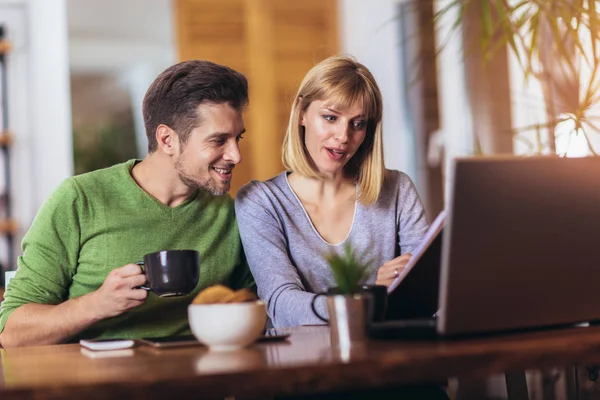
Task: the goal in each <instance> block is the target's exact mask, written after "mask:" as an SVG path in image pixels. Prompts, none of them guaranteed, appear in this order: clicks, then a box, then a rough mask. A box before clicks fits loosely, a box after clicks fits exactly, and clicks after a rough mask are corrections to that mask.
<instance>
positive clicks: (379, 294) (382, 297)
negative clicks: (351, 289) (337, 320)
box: [311, 285, 387, 322]
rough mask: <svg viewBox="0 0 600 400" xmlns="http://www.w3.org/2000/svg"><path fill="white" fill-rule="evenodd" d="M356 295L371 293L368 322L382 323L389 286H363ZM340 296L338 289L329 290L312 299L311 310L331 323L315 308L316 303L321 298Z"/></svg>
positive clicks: (321, 318)
mask: <svg viewBox="0 0 600 400" xmlns="http://www.w3.org/2000/svg"><path fill="white" fill-rule="evenodd" d="M355 293H356V294H361V293H369V294H370V296H368V300H367V301H368V303H369V304H368V306H367V321H368V322H380V321H383V319H384V318H385V313H386V311H387V286H384V285H361V286H360V287H359V288H358V290H356V292H355ZM336 294H340V292H339V289H338V288H329V289H327V291H326V292H321V293H317V294H315V297H313V299H312V303H311V308H312V310H313V313H314V314H315V315H316V316H317V317H318V318H319V319H320V320H322V321H324V322H329V320H328V319H327V318H325V317H323V316H322V315H320V314H319V312H318V311H317V308H316V307H315V302H316V300H317V298H319V297H320V296H333V295H336Z"/></svg>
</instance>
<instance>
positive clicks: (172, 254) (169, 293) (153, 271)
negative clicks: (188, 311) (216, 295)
mask: <svg viewBox="0 0 600 400" xmlns="http://www.w3.org/2000/svg"><path fill="white" fill-rule="evenodd" d="M136 264H138V265H140V266H141V267H142V269H143V271H144V275H145V276H146V282H147V284H146V285H145V286H140V289H144V290H150V291H152V292H154V293H156V294H157V295H158V296H160V297H173V296H183V295H186V294H189V293H190V292H192V291H193V290H194V288H195V287H196V285H197V284H198V280H199V278H200V253H198V252H197V251H196V250H161V251H157V252H155V253H150V254H146V255H145V256H144V261H139V262H137V263H136Z"/></svg>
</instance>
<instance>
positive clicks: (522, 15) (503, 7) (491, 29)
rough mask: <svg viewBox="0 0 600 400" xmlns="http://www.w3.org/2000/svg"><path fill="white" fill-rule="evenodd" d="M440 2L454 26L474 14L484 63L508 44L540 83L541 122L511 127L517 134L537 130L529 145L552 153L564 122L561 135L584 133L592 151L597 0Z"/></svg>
mask: <svg viewBox="0 0 600 400" xmlns="http://www.w3.org/2000/svg"><path fill="white" fill-rule="evenodd" d="M434 1H443V0H434ZM444 4H445V6H444V7H443V8H441V10H440V11H439V12H438V13H437V17H438V18H439V17H442V16H443V15H445V14H446V13H448V12H450V11H452V12H453V13H454V15H456V16H457V17H456V20H455V23H454V26H455V27H458V26H460V25H461V24H462V23H463V22H464V18H465V16H467V15H471V16H472V15H476V16H477V18H478V19H479V23H480V24H481V32H482V33H481V36H480V37H479V38H476V40H478V42H479V43H478V45H479V46H481V49H482V54H483V57H484V62H485V61H487V60H490V59H491V58H492V57H493V55H494V54H495V52H497V51H499V50H500V49H504V48H506V47H508V49H509V51H510V52H511V53H512V54H513V55H514V56H515V58H516V59H517V60H518V64H519V66H520V68H521V71H522V72H523V74H524V77H525V78H526V80H527V79H535V80H537V81H538V82H539V84H540V85H541V88H542V93H543V102H544V108H545V112H546V119H545V122H542V123H536V124H532V125H529V126H521V127H517V128H516V129H515V133H517V134H520V133H524V132H527V131H529V132H531V131H533V132H535V133H536V135H535V137H536V138H537V141H538V143H535V144H532V150H534V151H535V152H539V153H556V150H557V149H556V139H558V138H559V137H558V136H557V134H558V131H557V130H556V127H557V126H558V125H559V124H562V125H563V126H564V124H565V123H567V124H568V127H569V128H568V129H567V132H564V133H563V134H566V135H568V138H567V140H570V139H571V138H572V137H574V136H576V135H583V137H584V138H585V141H586V142H587V144H588V151H589V153H591V154H594V155H595V154H596V151H595V150H594V147H593V145H592V144H591V143H590V134H592V133H593V132H596V133H598V132H600V124H599V122H600V121H598V118H599V115H598V113H597V111H596V109H597V107H598V106H599V103H600V71H599V63H600V59H599V53H598V51H599V50H600V49H599V48H598V44H599V32H600V29H599V28H600V16H599V15H598V9H599V6H600V4H599V1H598V0H450V1H448V0H446V1H445V2H444ZM468 50H469V49H467V51H468ZM520 139H523V136H520Z"/></svg>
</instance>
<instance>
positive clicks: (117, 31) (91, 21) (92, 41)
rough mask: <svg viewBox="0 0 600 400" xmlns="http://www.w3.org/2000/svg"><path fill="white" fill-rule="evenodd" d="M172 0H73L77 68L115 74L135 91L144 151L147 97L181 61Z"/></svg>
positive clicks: (71, 27) (133, 106) (71, 21)
mask: <svg viewBox="0 0 600 400" xmlns="http://www.w3.org/2000/svg"><path fill="white" fill-rule="evenodd" d="M172 3H173V1H172V0H125V1H123V0H67V8H68V25H69V46H70V67H71V72H72V74H88V73H96V74H97V73H100V74H107V73H108V74H114V75H116V76H118V77H119V81H120V82H121V83H122V85H123V86H124V88H126V89H127V90H128V92H129V94H130V97H131V109H132V111H133V119H134V125H135V131H136V132H135V133H136V142H137V148H138V156H139V157H144V156H145V155H146V149H147V145H148V140H147V138H146V131H145V129H144V121H143V116H142V99H143V98H144V95H145V94H146V90H147V89H148V86H150V84H151V83H152V81H153V80H154V79H155V78H156V76H157V75H158V74H159V73H160V72H162V71H163V70H164V69H165V68H167V67H169V66H170V65H172V64H174V63H175V62H176V61H177V54H176V49H175V29H174V19H175V17H174V16H173V7H174V6H173V4H172Z"/></svg>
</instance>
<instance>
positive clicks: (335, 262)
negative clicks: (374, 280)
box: [325, 243, 372, 294]
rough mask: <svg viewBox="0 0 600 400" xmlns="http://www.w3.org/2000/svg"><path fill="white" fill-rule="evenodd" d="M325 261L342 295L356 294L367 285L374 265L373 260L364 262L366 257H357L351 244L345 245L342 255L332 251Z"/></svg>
mask: <svg viewBox="0 0 600 400" xmlns="http://www.w3.org/2000/svg"><path fill="white" fill-rule="evenodd" d="M325 259H326V260H327V263H328V264H329V267H330V268H331V273H332V274H333V278H334V280H335V282H336V285H337V289H338V291H339V293H340V294H351V293H355V292H356V290H357V288H358V287H359V286H361V285H362V284H364V283H365V281H366V279H367V277H368V275H369V267H370V265H371V263H372V260H368V261H362V260H363V259H364V257H362V256H359V255H357V254H356V252H355V251H354V249H353V248H352V245H351V244H350V243H346V244H345V245H344V250H343V251H342V252H341V254H340V253H338V252H335V251H332V252H331V253H330V254H328V255H327V256H326V257H325Z"/></svg>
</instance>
